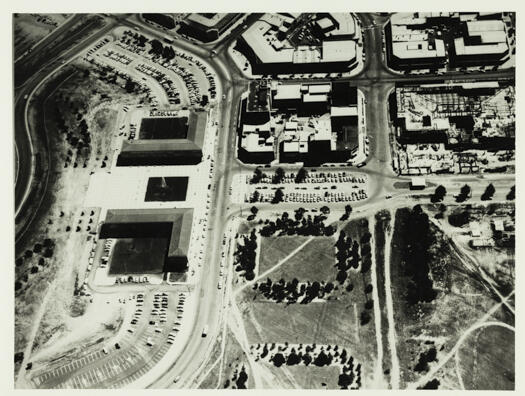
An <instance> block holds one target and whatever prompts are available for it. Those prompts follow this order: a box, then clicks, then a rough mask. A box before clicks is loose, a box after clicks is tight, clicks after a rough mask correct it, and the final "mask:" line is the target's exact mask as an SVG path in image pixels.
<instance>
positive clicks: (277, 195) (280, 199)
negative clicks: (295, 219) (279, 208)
mask: <svg viewBox="0 0 525 396" xmlns="http://www.w3.org/2000/svg"><path fill="white" fill-rule="evenodd" d="M283 198H284V193H283V190H282V188H278V189H277V190H275V194H274V196H273V198H272V203H273V204H278V203H280V202H283Z"/></svg>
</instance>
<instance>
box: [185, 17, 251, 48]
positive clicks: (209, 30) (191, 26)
mask: <svg viewBox="0 0 525 396" xmlns="http://www.w3.org/2000/svg"><path fill="white" fill-rule="evenodd" d="M241 17H242V14H232V13H228V14H224V13H194V14H190V15H189V16H188V17H187V18H186V19H185V20H184V21H183V22H182V23H181V27H180V28H179V30H178V31H177V32H178V33H180V34H185V35H188V36H190V37H194V38H196V39H197V40H200V41H202V42H204V43H208V42H210V41H214V40H217V39H218V38H219V37H220V36H221V35H222V34H223V33H224V32H226V31H227V30H228V29H229V28H230V27H232V25H233V24H234V23H235V22H236V21H238V20H239V18H241Z"/></svg>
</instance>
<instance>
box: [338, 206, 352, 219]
mask: <svg viewBox="0 0 525 396" xmlns="http://www.w3.org/2000/svg"><path fill="white" fill-rule="evenodd" d="M351 214H352V207H351V206H350V205H345V213H344V214H343V215H342V216H341V218H340V219H339V220H341V221H346V220H348V218H349V217H350V215H351Z"/></svg>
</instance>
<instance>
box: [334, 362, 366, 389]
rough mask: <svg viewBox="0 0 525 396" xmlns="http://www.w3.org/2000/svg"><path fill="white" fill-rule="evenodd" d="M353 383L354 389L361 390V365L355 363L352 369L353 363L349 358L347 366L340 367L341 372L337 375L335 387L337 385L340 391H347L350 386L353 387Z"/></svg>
mask: <svg viewBox="0 0 525 396" xmlns="http://www.w3.org/2000/svg"><path fill="white" fill-rule="evenodd" d="M354 382H355V388H357V389H359V388H361V363H357V365H356V366H355V368H354V361H353V358H352V357H351V356H350V359H349V361H348V364H345V365H344V366H343V367H342V372H341V374H339V380H338V382H337V385H339V386H340V387H341V389H348V388H349V387H350V386H352V385H354Z"/></svg>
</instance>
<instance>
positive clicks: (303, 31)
mask: <svg viewBox="0 0 525 396" xmlns="http://www.w3.org/2000/svg"><path fill="white" fill-rule="evenodd" d="M360 45H361V32H360V29H359V25H358V23H357V22H356V20H355V19H354V17H353V16H352V14H350V13H340V14H337V13H334V14H327V13H317V14H300V13H296V14H293V13H279V14H265V15H264V16H263V17H261V18H260V19H259V20H258V21H257V22H255V23H254V24H253V25H252V26H250V27H249V28H248V29H247V30H246V31H245V32H244V33H243V34H242V35H241V37H239V39H238V40H237V45H236V49H237V50H238V51H239V52H241V53H242V54H244V56H246V58H247V59H248V61H249V62H250V64H251V67H252V73H254V74H258V75H264V74H287V73H316V72H324V73H327V72H347V71H350V70H353V69H355V68H356V67H357V65H358V62H359V58H360V56H361V53H362V51H361V48H360Z"/></svg>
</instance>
